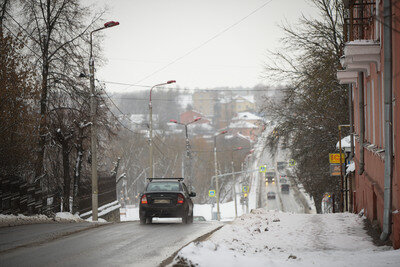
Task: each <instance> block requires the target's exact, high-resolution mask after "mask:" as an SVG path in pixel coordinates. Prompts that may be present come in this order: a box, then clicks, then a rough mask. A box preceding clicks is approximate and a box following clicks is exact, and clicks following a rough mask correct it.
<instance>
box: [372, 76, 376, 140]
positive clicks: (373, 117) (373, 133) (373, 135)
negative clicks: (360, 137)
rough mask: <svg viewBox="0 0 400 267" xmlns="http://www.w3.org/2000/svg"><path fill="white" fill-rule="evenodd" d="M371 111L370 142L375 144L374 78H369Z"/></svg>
mask: <svg viewBox="0 0 400 267" xmlns="http://www.w3.org/2000/svg"><path fill="white" fill-rule="evenodd" d="M371 109H372V110H371V111H372V128H371V131H372V143H373V144H376V139H375V129H376V128H375V88H374V80H371Z"/></svg>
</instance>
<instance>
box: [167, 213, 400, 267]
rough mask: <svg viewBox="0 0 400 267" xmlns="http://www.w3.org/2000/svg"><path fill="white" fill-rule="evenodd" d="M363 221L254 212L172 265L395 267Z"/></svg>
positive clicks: (391, 254)
mask: <svg viewBox="0 0 400 267" xmlns="http://www.w3.org/2000/svg"><path fill="white" fill-rule="evenodd" d="M363 226H364V225H363V221H362V218H359V217H358V216H357V215H355V214H350V213H335V214H292V213H283V212H278V211H264V210H261V209H258V210H253V212H252V214H245V215H243V216H241V217H240V218H238V219H236V220H235V221H234V222H233V223H231V224H228V225H225V226H224V227H223V228H222V229H221V230H219V231H217V232H216V233H214V234H213V235H212V236H211V238H210V239H208V240H207V241H205V242H200V243H191V244H189V245H188V246H187V247H185V248H183V249H182V250H181V251H180V252H179V253H178V255H177V257H176V258H175V259H174V263H178V262H181V263H182V262H186V263H191V264H194V265H196V264H197V265H196V266H355V267H359V266H383V265H385V266H398V263H399V262H400V253H399V251H394V250H392V248H391V247H386V246H383V247H376V246H375V245H374V244H373V243H372V241H371V238H370V237H369V236H368V235H367V234H366V232H365V230H364V229H363Z"/></svg>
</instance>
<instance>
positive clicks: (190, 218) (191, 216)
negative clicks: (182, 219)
mask: <svg viewBox="0 0 400 267" xmlns="http://www.w3.org/2000/svg"><path fill="white" fill-rule="evenodd" d="M188 220H189V221H188V222H189V223H193V212H192V214H190V216H189V218H188Z"/></svg>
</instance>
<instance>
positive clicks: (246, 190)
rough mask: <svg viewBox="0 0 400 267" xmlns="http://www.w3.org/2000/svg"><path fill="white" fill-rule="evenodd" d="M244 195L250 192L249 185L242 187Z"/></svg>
mask: <svg viewBox="0 0 400 267" xmlns="http://www.w3.org/2000/svg"><path fill="white" fill-rule="evenodd" d="M242 191H243V193H247V192H249V187H248V186H247V185H244V186H242Z"/></svg>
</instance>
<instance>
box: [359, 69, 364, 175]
mask: <svg viewBox="0 0 400 267" xmlns="http://www.w3.org/2000/svg"><path fill="white" fill-rule="evenodd" d="M358 77H359V78H358V79H359V80H358V104H359V113H360V138H359V143H360V166H359V169H358V175H362V174H363V173H364V165H365V163H364V131H365V120H364V73H363V72H359V73H358Z"/></svg>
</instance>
